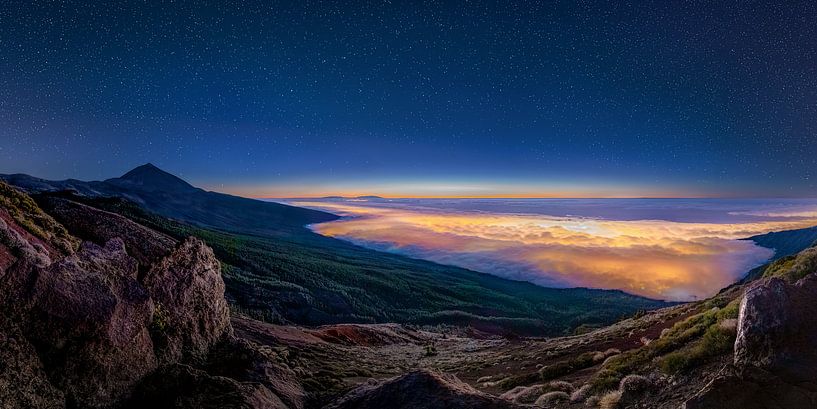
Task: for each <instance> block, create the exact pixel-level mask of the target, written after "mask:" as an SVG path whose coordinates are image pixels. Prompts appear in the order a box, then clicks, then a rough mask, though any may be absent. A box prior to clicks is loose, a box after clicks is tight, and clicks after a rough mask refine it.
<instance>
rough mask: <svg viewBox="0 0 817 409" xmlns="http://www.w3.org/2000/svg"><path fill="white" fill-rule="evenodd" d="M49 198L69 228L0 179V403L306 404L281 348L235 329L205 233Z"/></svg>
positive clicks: (51, 405) (11, 405)
mask: <svg viewBox="0 0 817 409" xmlns="http://www.w3.org/2000/svg"><path fill="white" fill-rule="evenodd" d="M41 199H42V200H44V201H48V203H49V204H48V205H47V207H48V208H49V209H50V210H51V211H53V212H54V214H57V215H59V217H60V218H61V219H62V220H64V221H65V222H66V224H67V225H68V227H69V230H65V229H64V228H63V226H62V225H61V224H59V223H57V222H56V221H55V220H54V219H52V218H51V217H50V216H49V215H47V214H45V213H43V212H42V211H41V210H40V208H39V207H37V205H36V203H34V202H33V201H32V200H31V199H30V198H29V197H28V196H26V195H24V194H22V193H20V192H18V191H16V190H14V189H12V188H10V187H8V186H7V185H4V184H2V183H1V182H0V290H2V295H3V296H4V297H2V298H0V408H4V409H5V408H118V407H155V408H163V407H167V408H204V407H213V408H216V407H218V408H276V409H277V408H295V409H300V408H302V407H303V401H304V392H303V390H302V389H301V388H300V385H299V384H298V383H297V382H296V381H295V380H294V379H295V376H294V374H293V373H292V372H291V371H290V370H289V369H288V368H287V367H286V366H285V365H282V364H280V363H278V362H277V361H276V356H275V354H274V353H272V352H271V351H268V350H264V349H263V348H262V347H258V346H257V345H255V344H252V343H249V342H247V341H242V340H238V339H235V338H234V337H233V336H232V327H231V325H230V316H229V309H228V307H227V302H226V300H225V298H224V282H223V280H222V278H221V271H220V263H219V261H218V260H217V259H216V258H215V256H214V255H213V252H212V250H211V249H210V248H209V247H207V246H206V245H205V244H204V243H203V242H202V241H200V240H198V239H195V238H188V239H186V240H184V241H182V242H181V243H179V242H177V241H176V240H174V239H172V238H170V237H168V236H166V235H163V234H160V233H157V232H155V231H152V230H150V229H147V228H145V227H144V226H141V225H138V224H136V223H133V222H131V221H129V220H127V219H124V218H122V217H121V216H118V215H115V214H112V213H108V212H103V211H101V210H98V209H95V208H92V207H89V206H85V205H81V204H78V203H74V202H71V201H68V200H65V199H61V198H52V199H49V198H41ZM49 200H50V201H49ZM69 233H73V234H78V235H80V236H81V237H83V238H84V239H86V240H88V241H84V242H81V244H80V240H78V239H76V238H75V237H73V236H72V235H70V234H69ZM120 236H124V239H122V238H120ZM216 345H218V348H216V347H215V346H216Z"/></svg>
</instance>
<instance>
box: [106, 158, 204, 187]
mask: <svg viewBox="0 0 817 409" xmlns="http://www.w3.org/2000/svg"><path fill="white" fill-rule="evenodd" d="M108 182H111V183H115V184H120V185H128V186H130V187H138V188H140V189H141V190H148V191H164V192H187V191H192V190H196V188H195V187H193V186H192V185H191V184H189V183H187V182H185V181H184V180H182V179H181V178H179V177H178V176H175V175H173V174H171V173H168V172H165V171H163V170H161V169H159V168H158V167H156V165H154V164H152V163H146V164H144V165H141V166H137V167H136V168H133V169H132V170H131V171H130V172H128V173H125V174H124V175H122V176H121V177H118V178H115V179H109V180H108Z"/></svg>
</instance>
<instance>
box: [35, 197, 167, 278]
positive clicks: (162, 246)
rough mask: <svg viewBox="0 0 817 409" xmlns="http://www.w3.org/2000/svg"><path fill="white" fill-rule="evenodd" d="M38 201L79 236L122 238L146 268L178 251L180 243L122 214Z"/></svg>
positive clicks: (58, 200)
mask: <svg viewBox="0 0 817 409" xmlns="http://www.w3.org/2000/svg"><path fill="white" fill-rule="evenodd" d="M38 201H39V202H40V204H41V205H42V206H44V208H45V209H46V211H48V213H49V214H50V215H52V216H54V217H55V218H56V219H57V220H58V221H59V222H60V223H62V224H63V225H64V226H65V227H67V228H68V230H69V231H70V232H71V233H72V234H74V235H76V236H79V237H81V238H83V239H85V240H91V241H93V242H96V243H105V242H107V241H108V240H111V239H114V238H119V239H120V240H122V241H123V242H125V248H126V249H127V251H128V254H130V255H131V256H132V257H133V258H135V259H136V260H137V261H138V262H139V264H140V265H142V266H150V265H152V264H154V263H157V262H158V261H159V260H161V259H162V258H163V257H165V256H167V255H168V254H169V253H170V252H171V251H172V250H173V248H174V247H176V240H174V239H173V238H171V237H170V236H167V235H165V234H162V233H159V232H157V231H154V230H151V229H148V228H147V227H144V226H142V225H140V224H137V223H134V222H132V221H131V220H128V219H127V218H125V217H122V216H120V215H118V214H115V213H111V212H106V211H104V210H99V209H96V208H93V207H90V206H86V205H84V204H81V203H77V202H74V201H71V200H67V199H62V198H57V197H48V196H46V197H42V198H41V199H38Z"/></svg>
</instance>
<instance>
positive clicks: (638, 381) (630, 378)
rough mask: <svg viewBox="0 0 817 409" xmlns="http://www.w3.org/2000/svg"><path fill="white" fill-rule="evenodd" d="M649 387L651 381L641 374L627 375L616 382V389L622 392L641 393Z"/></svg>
mask: <svg viewBox="0 0 817 409" xmlns="http://www.w3.org/2000/svg"><path fill="white" fill-rule="evenodd" d="M651 387H652V382H651V381H650V380H649V379H648V378H647V377H646V376H641V375H627V376H625V377H624V378H623V379H622V380H621V383H619V384H618V390H619V391H620V392H622V393H641V392H644V391H646V390H647V389H650V388H651Z"/></svg>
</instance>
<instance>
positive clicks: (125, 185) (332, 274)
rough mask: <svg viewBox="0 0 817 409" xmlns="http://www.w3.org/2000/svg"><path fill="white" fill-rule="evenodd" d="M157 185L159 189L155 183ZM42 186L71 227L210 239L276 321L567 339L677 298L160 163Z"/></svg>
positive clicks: (258, 311)
mask: <svg viewBox="0 0 817 409" xmlns="http://www.w3.org/2000/svg"><path fill="white" fill-rule="evenodd" d="M29 178H30V177H29ZM31 179H33V178H31ZM8 180H10V181H12V182H16V183H21V182H20V181H21V180H22V181H23V182H26V181H28V180H30V179H21V177H19V176H18V177H14V178H9V179H8ZM149 181H153V182H155V186H154V185H150V186H145V183H147V182H149ZM36 182H37V183H36V184H31V183H29V184H25V183H21V184H22V185H23V186H22V187H24V188H27V189H28V190H29V191H31V190H35V191H41V192H44V193H42V194H39V195H36V196H35V197H36V199H37V201H38V202H39V203H40V204H41V206H42V207H43V208H45V209H46V210H47V211H50V212H52V213H53V215H54V216H55V217H56V218H57V219H58V220H60V221H62V222H64V223H66V224H71V219H72V218H73V217H74V216H73V215H74V214H75V213H73V212H70V211H68V210H66V209H70V207H71V205H70V203H74V202H82V203H84V204H86V205H90V206H94V207H98V208H101V209H104V210H108V211H111V212H116V213H120V214H122V215H124V216H126V217H128V218H130V219H132V220H135V221H137V222H139V223H141V224H144V225H147V226H148V227H151V228H153V229H155V230H159V231H161V232H164V233H166V234H168V235H170V236H173V237H175V238H178V239H181V238H184V237H186V236H188V235H193V236H196V237H199V238H201V239H203V240H204V241H205V242H206V243H207V244H208V245H209V246H210V247H212V248H213V250H214V251H215V253H216V255H217V256H218V257H219V259H220V260H221V261H222V262H223V263H224V279H225V282H226V284H227V296H228V298H229V299H230V301H231V302H232V304H233V305H234V308H236V309H238V310H240V311H243V312H246V313H248V314H251V315H252V316H254V317H257V318H261V319H264V320H267V321H271V322H281V323H286V322H294V323H301V324H311V325H317V324H327V323H337V322H403V323H417V324H452V325H462V326H471V327H475V328H478V329H481V330H484V331H489V332H500V333H506V332H510V333H517V334H536V335H557V334H564V333H566V332H570V331H572V330H573V329H574V328H576V327H578V326H579V325H582V324H588V325H591V326H600V325H604V324H608V323H611V322H613V321H615V320H617V319H619V318H620V317H621V316H623V315H628V314H633V313H635V312H636V311H639V310H647V309H654V308H658V307H661V306H665V305H667V304H664V303H662V302H658V301H653V300H648V299H645V298H641V297H636V296H632V295H629V294H625V293H623V292H621V291H606V290H590V289H549V288H543V287H539V286H536V285H533V284H530V283H527V282H519V281H512V280H507V279H503V278H499V277H496V276H493V275H490V274H483V273H477V272H474V271H470V270H466V269H462V268H457V267H450V266H443V265H439V264H435V263H431V262H427V261H423V260H416V259H411V258H407V257H403V256H399V255H394V254H388V253H381V252H377V251H374V250H369V249H365V248H362V247H358V246H355V245H352V244H350V243H347V242H344V241H340V240H336V239H333V238H328V237H324V236H320V235H317V234H315V233H313V232H312V231H310V230H309V229H306V228H305V227H303V225H305V224H307V223H314V222H319V221H323V220H330V219H332V218H334V217H335V216H333V215H329V214H327V213H322V212H317V211H312V210H306V209H300V208H295V207H291V206H285V205H279V204H275V203H266V202H261V201H256V200H251V199H244V198H238V197H234V196H229V195H223V194H219V193H213V192H205V191H202V190H199V189H195V188H192V189H191V187H190V186H189V185H187V184H186V183H184V182H180V180H176V178H175V177H173V176H172V175H169V174H166V173H164V172H161V171H160V170H158V169H156V168H155V167H153V166H149V165H146V166H143V167H140V168H137V170H135V171H133V172H129V174H126V175H125V176H123V177H122V178H117V179H113V180H108V181H105V182H87V183H85V182H83V183H85V184H80V183H76V182H72V183H71V185H72V186H78V187H80V188H81V189H82V190H78V191H79V192H85V194H84V195H66V194H62V193H57V192H53V191H55V190H58V189H59V188H60V187H63V186H66V183H64V182H54V183H53V185H48V182H46V181H42V180H36ZM49 186H50V187H49ZM157 186H161V187H163V188H162V189H161V190H160V189H158V188H157ZM48 191H51V192H50V193H49V192H48ZM87 192H92V193H91V194H89V193H87ZM93 192H95V193H93ZM99 192H105V193H104V195H103V194H101V193H99ZM66 198H68V200H66ZM125 199H127V200H125ZM66 203H67V204H66ZM137 205H138V206H137ZM146 210H147V211H146ZM168 217H169V218H172V219H174V220H169V219H168Z"/></svg>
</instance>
